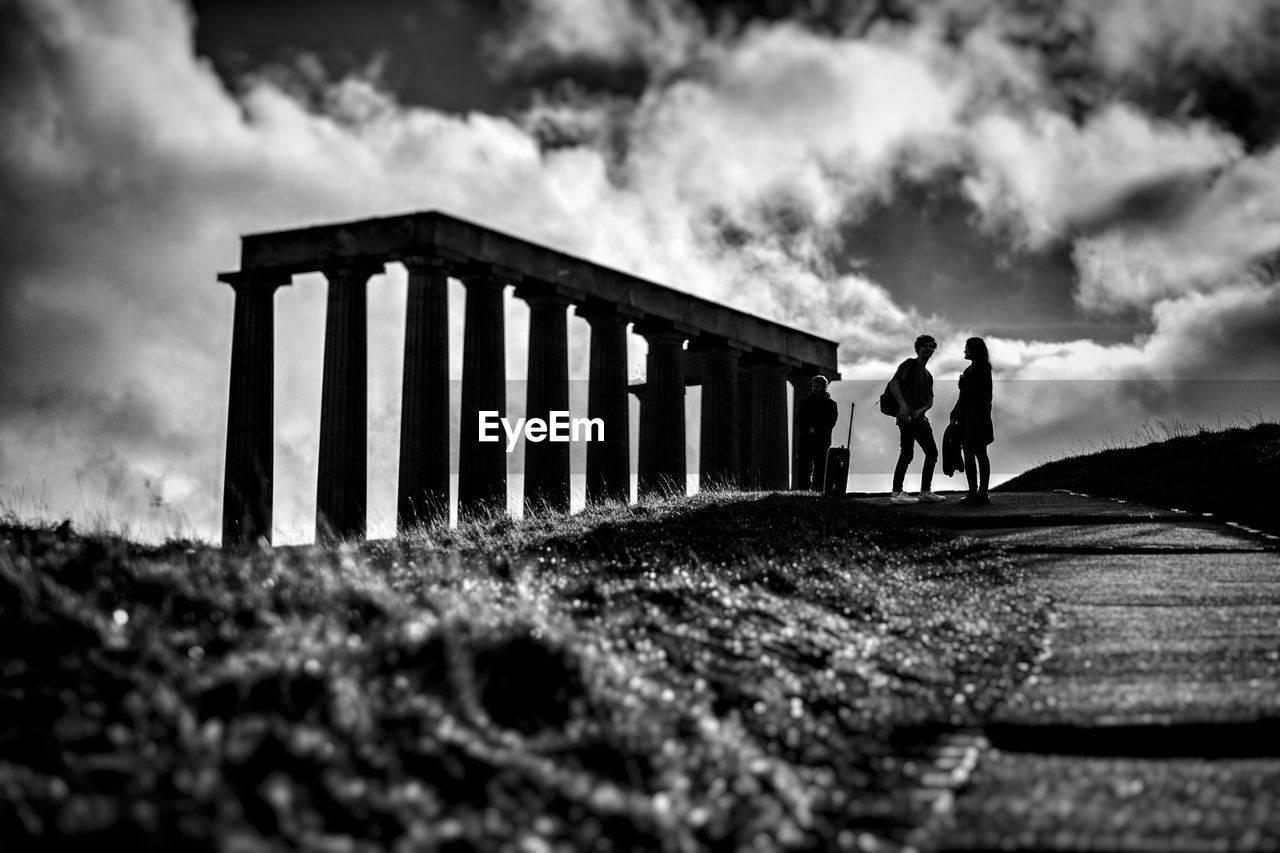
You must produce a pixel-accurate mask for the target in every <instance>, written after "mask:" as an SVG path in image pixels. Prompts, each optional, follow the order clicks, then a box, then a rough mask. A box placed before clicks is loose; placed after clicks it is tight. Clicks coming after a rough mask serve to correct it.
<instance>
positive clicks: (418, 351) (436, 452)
mask: <svg viewBox="0 0 1280 853" xmlns="http://www.w3.org/2000/svg"><path fill="white" fill-rule="evenodd" d="M404 265H405V268H406V269H407V270H408V271H409V295H408V305H407V308H408V310H407V312H406V316H405V329H404V332H405V334H404V385H403V393H402V395H401V413H400V481H399V486H398V489H397V499H396V529H397V530H398V531H400V532H401V533H403V532H405V530H407V529H408V528H411V527H413V526H414V525H417V524H422V523H425V522H429V521H432V520H437V519H441V518H443V519H444V520H446V521H447V520H448V518H449V274H448V268H447V266H446V265H445V263H444V262H443V261H440V260H436V259H428V258H423V257H409V258H404Z"/></svg>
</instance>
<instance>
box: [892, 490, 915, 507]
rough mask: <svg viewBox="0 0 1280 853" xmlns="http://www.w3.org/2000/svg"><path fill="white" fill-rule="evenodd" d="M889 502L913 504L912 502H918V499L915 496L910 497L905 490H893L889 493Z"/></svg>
mask: <svg viewBox="0 0 1280 853" xmlns="http://www.w3.org/2000/svg"><path fill="white" fill-rule="evenodd" d="M889 503H891V504H914V503H920V501H919V500H917V499H916V498H913V497H911V495H909V494H907V493H906V492H894V493H893V494H891V495H889Z"/></svg>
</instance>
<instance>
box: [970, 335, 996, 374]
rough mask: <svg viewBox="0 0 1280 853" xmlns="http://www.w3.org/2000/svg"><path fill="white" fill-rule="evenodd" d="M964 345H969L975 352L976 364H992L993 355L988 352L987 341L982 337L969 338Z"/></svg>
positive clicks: (974, 360)
mask: <svg viewBox="0 0 1280 853" xmlns="http://www.w3.org/2000/svg"><path fill="white" fill-rule="evenodd" d="M964 345H965V346H967V347H969V349H970V351H971V352H972V353H973V362H974V364H985V365H986V366H987V367H990V366H991V355H990V354H989V353H988V352H987V342H986V341H984V340H983V339H982V338H969V339H968V340H967V341H965V342H964Z"/></svg>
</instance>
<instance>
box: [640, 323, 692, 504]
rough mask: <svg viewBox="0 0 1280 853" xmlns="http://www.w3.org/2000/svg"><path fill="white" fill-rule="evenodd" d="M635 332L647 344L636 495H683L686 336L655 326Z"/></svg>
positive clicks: (664, 327)
mask: <svg viewBox="0 0 1280 853" xmlns="http://www.w3.org/2000/svg"><path fill="white" fill-rule="evenodd" d="M638 331H639V332H640V334H642V335H644V338H645V340H646V341H648V343H649V355H648V360H647V361H646V368H645V372H646V377H645V397H644V402H643V405H642V407H641V414H640V484H639V488H640V493H641V494H655V493H663V492H674V493H676V494H678V495H683V494H685V492H686V486H685V463H684V439H685V423H684V340H685V333H684V332H681V331H677V330H675V329H673V328H671V327H670V326H659V325H647V326H643V327H639V328H638Z"/></svg>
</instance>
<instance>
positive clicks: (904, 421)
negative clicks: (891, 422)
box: [889, 335, 946, 504]
mask: <svg viewBox="0 0 1280 853" xmlns="http://www.w3.org/2000/svg"><path fill="white" fill-rule="evenodd" d="M937 348H938V342H937V341H935V340H934V339H933V336H932V335H921V336H920V337H918V338H916V344H915V349H916V357H915V358H909V359H907V360H906V361H904V362H902V364H900V365H898V370H897V372H896V373H894V374H893V379H891V380H890V381H889V392H890V393H891V394H892V395H893V397H894V399H895V400H897V401H898V407H899V410H898V418H897V420H898V439H899V442H898V446H899V450H898V465H897V467H895V468H894V470H893V492H892V493H891V494H890V495H889V503H894V504H913V503H917V502H918V501H928V502H937V501H945V500H946V498H944V497H943V496H942V495H935V494H934V493H933V467H934V465H936V464H937V462H938V445H937V442H935V441H934V440H933V427H932V425H930V423H929V418H928V417H926V415H925V413H926V412H928V411H929V409H930V408H931V407H932V406H933V374H932V373H930V372H929V369H928V368H927V367H926V366H925V365H927V364H928V363H929V359H930V358H932V357H933V353H934V350H936V349H937ZM916 444H919V445H920V449H921V450H923V451H924V468H923V469H922V470H921V471H920V495H919V497H912V496H911V495H909V494H907V493H906V492H904V491H903V490H902V487H903V483H904V481H905V480H906V477H907V466H909V465H910V464H911V460H912V459H913V458H914V456H915V445H916Z"/></svg>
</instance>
